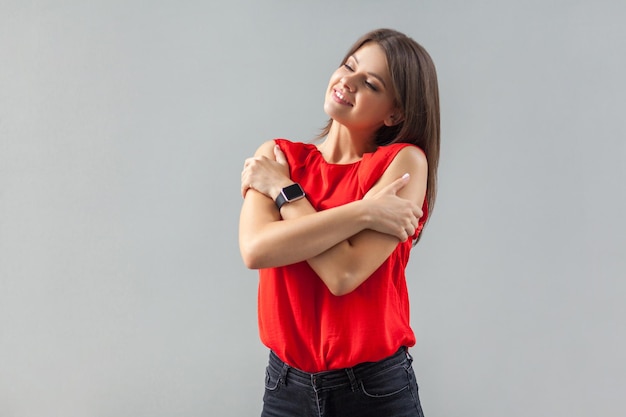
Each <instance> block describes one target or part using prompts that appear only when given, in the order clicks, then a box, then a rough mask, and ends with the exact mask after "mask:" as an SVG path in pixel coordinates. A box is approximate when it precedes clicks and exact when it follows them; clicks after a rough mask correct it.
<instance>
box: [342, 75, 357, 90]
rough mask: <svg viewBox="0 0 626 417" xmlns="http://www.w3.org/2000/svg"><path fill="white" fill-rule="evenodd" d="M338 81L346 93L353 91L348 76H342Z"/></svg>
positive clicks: (352, 84)
mask: <svg viewBox="0 0 626 417" xmlns="http://www.w3.org/2000/svg"><path fill="white" fill-rule="evenodd" d="M339 81H341V85H342V86H343V88H345V89H346V90H348V91H354V83H353V82H352V77H350V76H349V75H344V76H343V77H341V79H340V80H339Z"/></svg>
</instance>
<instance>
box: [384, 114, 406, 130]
mask: <svg viewBox="0 0 626 417" xmlns="http://www.w3.org/2000/svg"><path fill="white" fill-rule="evenodd" d="M403 120H404V115H402V114H401V113H400V112H399V111H397V110H396V111H394V112H393V113H391V114H390V115H389V116H387V118H386V119H385V126H389V127H391V126H395V125H397V124H399V123H401V122H402V121H403Z"/></svg>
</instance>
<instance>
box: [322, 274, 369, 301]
mask: <svg viewBox="0 0 626 417" xmlns="http://www.w3.org/2000/svg"><path fill="white" fill-rule="evenodd" d="M333 277H334V279H328V280H324V279H322V280H323V281H324V282H325V283H326V287H327V288H328V291H330V293H331V294H332V295H334V296H335V297H342V296H344V295H348V294H350V293H351V292H352V291H354V290H356V289H357V288H358V287H359V285H360V284H361V282H362V281H361V280H359V278H358V277H357V276H356V275H355V274H353V273H351V272H348V271H345V272H343V273H340V274H333Z"/></svg>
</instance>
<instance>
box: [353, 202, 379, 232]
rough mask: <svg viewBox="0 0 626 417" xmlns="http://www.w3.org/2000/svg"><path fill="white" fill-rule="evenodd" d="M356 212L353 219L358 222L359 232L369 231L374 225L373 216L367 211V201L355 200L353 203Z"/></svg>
mask: <svg viewBox="0 0 626 417" xmlns="http://www.w3.org/2000/svg"><path fill="white" fill-rule="evenodd" d="M353 204H354V207H355V210H356V213H355V216H354V218H355V219H357V220H358V222H359V226H360V227H361V230H365V229H371V228H372V224H373V223H374V216H373V215H372V213H371V210H370V209H369V207H370V206H369V204H368V203H367V200H357V201H355V202H354V203H353Z"/></svg>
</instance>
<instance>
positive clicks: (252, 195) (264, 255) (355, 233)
mask: <svg viewBox="0 0 626 417" xmlns="http://www.w3.org/2000/svg"><path fill="white" fill-rule="evenodd" d="M273 154H274V143H273V142H267V143H266V144H264V145H263V146H261V147H260V148H259V150H258V151H257V154H256V157H255V158H253V159H251V160H249V161H246V168H245V169H244V173H243V174H242V191H243V192H244V194H245V198H244V204H243V207H242V211H241V218H240V232H239V242H240V249H241V253H242V257H243V259H244V262H245V263H246V265H247V266H248V267H250V268H266V267H273V266H279V265H286V264H290V263H295V262H299V261H302V260H308V262H309V264H310V265H311V267H312V268H313V269H314V270H315V271H316V272H317V273H318V275H319V276H320V277H321V279H322V280H323V281H324V282H325V283H326V285H327V286H328V287H329V289H330V290H331V291H332V292H333V293H335V294H337V295H340V294H344V293H347V292H350V291H352V290H354V289H355V288H356V287H358V285H360V284H361V283H362V282H363V281H365V279H367V277H369V276H370V275H371V274H372V273H373V272H374V270H375V269H376V268H378V267H379V266H380V265H381V264H382V262H383V261H384V260H385V259H386V258H387V257H388V256H389V254H391V252H392V251H393V249H394V248H395V247H396V245H397V244H398V242H399V241H401V240H406V239H407V237H408V236H410V235H412V234H413V232H414V230H415V227H416V226H417V221H418V219H419V217H420V216H421V214H422V213H421V210H420V209H419V207H420V206H421V205H417V204H416V203H415V202H413V201H411V200H410V199H407V198H406V197H403V196H402V197H403V198H400V197H399V195H400V193H402V194H409V195H410V194H411V193H415V189H418V188H419V187H417V186H416V185H419V183H421V182H422V181H408V179H407V178H404V179H397V178H399V177H402V174H403V173H404V172H409V173H412V174H413V176H416V175H417V173H418V172H419V171H420V169H419V168H420V167H419V165H420V164H418V166H417V167H416V166H412V165H415V164H414V163H412V162H414V161H412V160H411V157H406V156H403V157H400V155H398V157H397V158H396V159H395V160H394V162H393V163H392V165H391V166H390V168H389V169H388V170H387V172H386V173H385V174H384V175H383V177H382V178H381V180H380V181H379V182H378V183H377V185H376V186H375V187H374V188H373V189H372V190H371V192H370V193H368V195H367V196H366V198H365V199H364V200H361V201H355V202H353V203H349V204H346V205H344V206H341V207H337V208H333V209H329V210H324V211H322V212H316V211H315V209H314V208H313V207H312V206H311V204H310V203H309V202H308V201H307V200H306V199H302V200H299V201H296V202H293V203H290V204H287V205H285V206H283V208H282V219H284V220H282V221H281V213H279V212H278V210H277V209H276V206H275V204H274V202H273V199H272V198H269V197H268V196H269V195H274V194H277V193H278V191H277V190H279V189H280V188H282V187H283V186H285V185H288V184H291V183H292V181H291V180H290V179H289V178H288V174H287V172H288V168H287V169H283V171H282V172H280V166H279V165H280V164H277V163H276V162H275V161H274V155H273ZM401 154H406V155H410V154H409V153H408V152H401ZM413 154H414V155H418V156H423V155H422V154H421V153H419V151H415V152H413ZM281 155H282V154H281ZM279 158H280V155H279ZM413 159H415V157H413ZM424 162H425V158H424ZM263 164H265V165H263ZM403 170H404V172H402V171H403ZM418 178H419V176H418ZM423 178H424V180H423V182H424V188H425V177H423ZM413 183H414V184H413ZM255 187H256V189H255ZM249 188H251V189H249ZM407 188H408V193H407V191H406V189H407ZM403 190H404V191H403ZM246 191H247V192H246ZM418 191H419V190H418ZM396 194H398V195H396ZM422 199H423V195H422ZM367 229H372V230H367ZM375 230H378V231H375Z"/></svg>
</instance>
